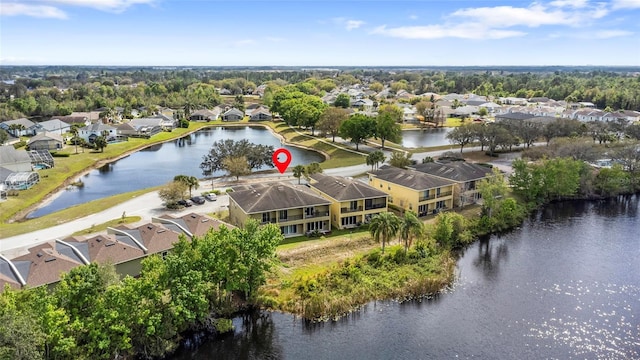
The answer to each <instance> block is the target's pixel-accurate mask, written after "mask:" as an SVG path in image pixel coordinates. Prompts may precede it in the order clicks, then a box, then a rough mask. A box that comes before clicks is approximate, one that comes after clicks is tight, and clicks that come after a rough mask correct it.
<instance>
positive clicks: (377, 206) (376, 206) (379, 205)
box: [364, 203, 387, 210]
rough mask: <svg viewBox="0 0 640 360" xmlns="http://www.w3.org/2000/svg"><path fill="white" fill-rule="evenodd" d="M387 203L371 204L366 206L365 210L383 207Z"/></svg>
mask: <svg viewBox="0 0 640 360" xmlns="http://www.w3.org/2000/svg"><path fill="white" fill-rule="evenodd" d="M386 206H387V204H385V203H382V204H371V205H367V206H365V207H364V209H365V210H374V209H382V208H384V207H386Z"/></svg>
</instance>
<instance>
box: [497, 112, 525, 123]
mask: <svg viewBox="0 0 640 360" xmlns="http://www.w3.org/2000/svg"><path fill="white" fill-rule="evenodd" d="M532 117H534V115H532V114H527V113H523V112H508V113H504V114H499V115H496V122H501V121H510V120H527V119H531V118H532Z"/></svg>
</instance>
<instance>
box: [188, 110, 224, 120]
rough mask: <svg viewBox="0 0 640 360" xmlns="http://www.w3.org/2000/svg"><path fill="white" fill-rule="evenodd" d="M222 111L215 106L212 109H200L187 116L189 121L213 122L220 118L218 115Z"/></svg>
mask: <svg viewBox="0 0 640 360" xmlns="http://www.w3.org/2000/svg"><path fill="white" fill-rule="evenodd" d="M221 113H222V110H221V109H220V108H219V107H218V106H216V107H214V108H213V109H211V110H209V109H201V110H196V111H194V112H192V113H191V115H189V120H191V121H215V120H218V118H220V114H221Z"/></svg>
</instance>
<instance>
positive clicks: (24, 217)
mask: <svg viewBox="0 0 640 360" xmlns="http://www.w3.org/2000/svg"><path fill="white" fill-rule="evenodd" d="M252 126H253V127H261V128H265V129H267V130H269V132H270V133H271V134H272V135H274V136H275V137H276V138H278V139H280V142H281V143H282V144H286V145H289V146H293V147H297V148H300V149H304V150H308V151H313V152H316V153H318V154H320V155H322V156H323V157H324V161H327V160H329V159H330V156H329V154H327V153H325V152H323V151H320V150H317V149H314V148H311V147H308V146H304V145H299V144H295V143H290V142H288V141H287V139H286V138H285V137H284V136H282V135H281V134H280V133H278V132H277V131H275V129H273V128H272V127H270V126H268V125H265V124H245V123H233V124H211V125H206V126H203V127H200V128H198V129H193V130H189V131H187V132H186V133H184V134H182V135H181V136H178V137H174V138H171V139H167V140H165V141H161V142H155V143H152V144H144V145H143V146H140V147H137V148H135V149H131V150H128V151H125V152H124V153H122V154H120V155H118V156H115V157H113V158H108V159H103V160H99V161H97V162H95V163H94V164H93V165H91V166H89V167H87V168H85V169H83V170H81V171H78V172H76V173H74V174H72V175H69V176H68V177H67V178H66V179H65V181H63V182H62V184H60V185H59V186H57V187H56V188H55V189H54V190H52V191H51V192H49V193H48V194H47V195H45V196H44V197H43V198H42V199H41V200H40V201H38V202H37V203H35V204H33V205H31V206H28V207H26V208H24V209H22V210H20V211H18V212H17V213H16V214H15V215H14V216H13V217H12V218H11V219H9V221H7V223H11V222H24V221H28V220H30V219H29V218H28V216H29V214H31V213H32V212H34V211H36V210H38V209H40V208H41V207H43V206H45V205H48V204H49V203H51V202H52V201H54V200H55V199H56V198H57V197H58V196H60V195H61V194H62V192H63V191H64V190H65V189H66V188H67V187H68V186H70V185H71V184H72V183H74V182H75V179H77V178H80V177H83V176H85V175H86V174H88V173H89V172H91V171H93V170H95V169H98V168H100V167H102V166H105V165H107V164H111V163H113V162H116V161H118V160H121V159H123V158H126V157H128V156H130V155H131V154H134V153H136V152H139V151H141V150H144V149H146V148H148V147H151V146H155V145H159V144H165V143H168V142H170V141H174V140H176V139H180V138H182V137H185V136H188V135H191V134H193V133H195V132H198V131H200V130H203V129H210V128H216V127H252ZM266 171H271V170H266ZM210 179H211V178H201V179H200V180H210ZM141 190H142V189H141Z"/></svg>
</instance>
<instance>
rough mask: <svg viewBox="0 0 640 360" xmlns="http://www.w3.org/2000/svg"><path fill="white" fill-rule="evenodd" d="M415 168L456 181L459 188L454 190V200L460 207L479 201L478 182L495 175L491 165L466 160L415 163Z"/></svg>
mask: <svg viewBox="0 0 640 360" xmlns="http://www.w3.org/2000/svg"><path fill="white" fill-rule="evenodd" d="M413 169H415V170H416V171H420V172H423V173H425V174H429V175H432V176H436V177H439V178H441V179H444V180H451V181H455V182H456V186H457V188H458V190H457V191H454V193H455V194H454V195H456V197H455V198H454V199H453V200H454V203H455V204H458V205H459V206H460V207H463V206H465V205H469V204H473V203H475V202H476V201H478V200H479V199H480V198H481V196H480V193H479V192H478V182H480V181H481V180H482V179H486V178H488V177H491V176H493V171H492V169H491V168H490V167H487V166H482V165H478V164H473V163H469V162H466V161H452V162H447V163H440V162H430V163H425V164H417V165H414V166H413Z"/></svg>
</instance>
